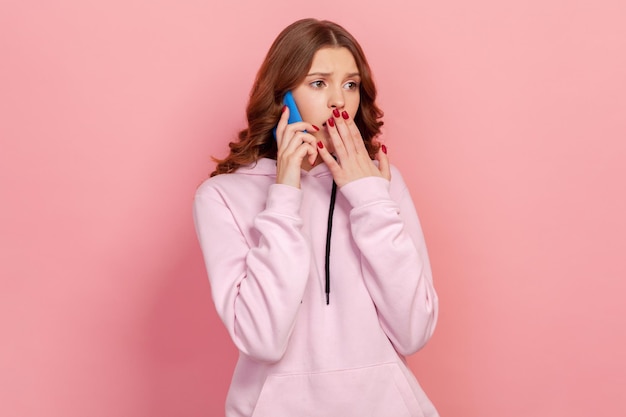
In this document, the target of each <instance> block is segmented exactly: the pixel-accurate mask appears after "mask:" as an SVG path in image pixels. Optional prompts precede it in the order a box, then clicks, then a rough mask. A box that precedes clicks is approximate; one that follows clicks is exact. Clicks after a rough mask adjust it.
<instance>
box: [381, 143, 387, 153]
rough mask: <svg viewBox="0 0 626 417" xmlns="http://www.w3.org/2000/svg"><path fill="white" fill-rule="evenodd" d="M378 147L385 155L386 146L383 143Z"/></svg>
mask: <svg viewBox="0 0 626 417" xmlns="http://www.w3.org/2000/svg"><path fill="white" fill-rule="evenodd" d="M380 148H381V149H382V150H383V153H384V154H385V155H387V147H386V146H385V145H382V146H381V147H380Z"/></svg>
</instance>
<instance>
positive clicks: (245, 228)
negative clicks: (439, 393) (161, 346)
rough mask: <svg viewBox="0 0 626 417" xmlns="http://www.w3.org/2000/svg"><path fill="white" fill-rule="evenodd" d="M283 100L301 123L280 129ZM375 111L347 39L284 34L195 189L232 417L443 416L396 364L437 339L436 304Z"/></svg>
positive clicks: (320, 30)
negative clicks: (238, 123) (233, 351)
mask: <svg viewBox="0 0 626 417" xmlns="http://www.w3.org/2000/svg"><path fill="white" fill-rule="evenodd" d="M287 91H292V93H293V97H294V99H295V101H296V104H297V106H298V109H299V110H300V114H301V116H302V119H303V120H304V121H301V122H296V123H291V124H288V117H289V113H290V110H289V109H288V108H286V106H283V104H282V99H283V97H284V95H285V93H287ZM375 99H376V88H375V86H374V83H373V81H372V76H371V73H370V68H369V66H368V63H367V61H366V59H365V56H364V54H363V51H362V50H361V47H360V46H359V44H358V43H357V41H356V40H355V39H354V38H353V37H352V36H351V35H350V34H349V33H348V32H347V31H346V30H345V29H344V28H342V27H341V26H339V25H337V24H335V23H332V22H328V21H318V20H314V19H304V20H300V21H297V22H295V23H293V24H291V25H290V26H288V27H287V28H286V29H284V30H283V31H282V32H281V33H280V34H279V36H278V38H277V39H276V40H275V41H274V43H273V44H272V46H271V48H270V50H269V52H268V54H267V57H266V58H265V61H264V62H263V64H262V66H261V68H260V70H259V72H258V74H257V77H256V81H255V83H254V86H253V88H252V93H251V96H250V102H249V104H248V108H247V118H248V126H247V128H245V129H244V130H242V131H241V132H240V134H239V140H238V141H236V142H233V143H231V144H230V154H229V155H228V156H227V157H226V158H225V159H223V160H220V161H218V165H217V168H216V170H215V172H213V173H212V175H211V178H209V179H208V180H206V181H205V182H204V183H203V184H202V185H201V186H200V187H199V188H198V190H197V193H196V197H195V204H194V220H195V223H196V230H197V233H198V238H199V241H200V245H201V247H202V251H203V254H204V258H205V262H206V268H207V271H208V276H209V279H210V282H211V289H212V295H213V300H214V302H215V306H216V308H217V312H218V314H219V315H220V317H221V319H222V320H223V322H224V324H225V325H226V328H227V329H228V332H229V333H230V336H231V337H232V340H233V342H234V343H235V345H236V346H237V348H238V349H239V351H240V355H239V361H238V363H237V366H236V369H235V372H234V375H233V379H232V382H231V386H230V390H229V394H228V398H227V404H226V415H227V416H228V417H234V416H237V417H244V416H245V417H250V416H254V417H266V416H271V417H296V416H298V417H300V416H306V417H310V416H320V417H330V416H338V417H339V416H341V417H351V416H355V417H357V416H358V417H362V416H373V417H405V416H407V417H408V416H412V417H418V416H419V417H422V416H425V417H430V416H437V411H436V410H435V408H434V407H433V405H432V404H431V402H430V401H429V400H428V398H427V397H426V395H425V394H424V392H423V391H422V389H421V388H420V386H419V384H418V382H417V380H416V379H415V377H414V376H413V374H412V373H411V371H410V370H409V368H408V367H407V365H406V362H405V359H404V358H405V355H410V354H412V353H415V352H416V351H417V350H419V349H420V348H421V347H422V346H424V344H425V343H426V342H427V341H428V339H429V338H430V337H431V335H432V333H433V330H434V327H435V323H436V321H437V308H438V307H437V306H438V303H437V295H436V293H435V290H434V288H433V284H432V276H431V269H430V265H429V260H428V254H427V251H426V246H425V243H424V237H423V234H422V230H421V227H420V223H419V220H418V217H417V214H416V212H415V208H414V206H413V203H412V201H411V197H410V195H409V191H408V189H407V187H406V185H405V183H404V182H403V180H402V177H401V175H400V173H399V172H398V171H397V170H396V169H395V168H394V167H393V166H391V165H390V164H389V160H388V158H387V149H386V147H385V145H380V144H379V143H378V142H377V139H376V138H377V136H378V135H379V133H380V127H381V125H382V124H383V123H382V121H381V120H380V119H381V117H382V112H381V110H380V109H379V108H378V107H377V106H376V102H375ZM274 129H275V136H274V133H273V132H274ZM275 137H276V138H275Z"/></svg>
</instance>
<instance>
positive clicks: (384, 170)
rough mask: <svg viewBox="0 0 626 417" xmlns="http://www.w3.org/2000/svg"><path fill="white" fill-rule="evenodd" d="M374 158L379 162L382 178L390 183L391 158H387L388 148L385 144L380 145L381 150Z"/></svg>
mask: <svg viewBox="0 0 626 417" xmlns="http://www.w3.org/2000/svg"><path fill="white" fill-rule="evenodd" d="M374 157H375V158H376V160H377V161H378V170H379V171H380V173H381V174H382V176H383V177H384V178H386V179H387V180H388V181H389V180H391V169H390V166H389V157H388V156H387V147H386V146H385V144H381V145H380V149H378V152H376V155H375V156H374Z"/></svg>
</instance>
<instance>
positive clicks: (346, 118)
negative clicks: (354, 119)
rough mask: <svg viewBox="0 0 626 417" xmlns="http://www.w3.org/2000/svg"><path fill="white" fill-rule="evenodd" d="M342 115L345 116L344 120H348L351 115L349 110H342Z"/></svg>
mask: <svg viewBox="0 0 626 417" xmlns="http://www.w3.org/2000/svg"><path fill="white" fill-rule="evenodd" d="M341 117H343V120H348V118H349V117H350V116H348V112H347V111H345V110H344V111H342V112H341Z"/></svg>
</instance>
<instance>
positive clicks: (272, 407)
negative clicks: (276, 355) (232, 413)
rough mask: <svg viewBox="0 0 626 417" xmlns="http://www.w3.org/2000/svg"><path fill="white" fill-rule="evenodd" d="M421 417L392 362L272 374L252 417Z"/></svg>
mask: <svg viewBox="0 0 626 417" xmlns="http://www.w3.org/2000/svg"><path fill="white" fill-rule="evenodd" d="M300 416H303V417H304V416H306V417H423V414H422V411H421V408H420V406H419V403H418V402H417V399H416V398H415V395H414V394H413V390H412V389H411V387H410V385H409V383H408V381H407V380H406V378H405V376H404V374H403V373H402V370H401V369H400V368H399V367H398V365H397V364H396V363H386V364H382V365H376V366H370V367H366V368H357V369H346V370H340V371H332V372H320V373H308V374H288V375H270V376H269V377H268V378H267V379H266V380H265V384H264V385H263V389H262V390H261V394H260V396H259V399H258V401H257V404H256V407H255V409H254V412H253V413H252V417H300Z"/></svg>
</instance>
